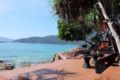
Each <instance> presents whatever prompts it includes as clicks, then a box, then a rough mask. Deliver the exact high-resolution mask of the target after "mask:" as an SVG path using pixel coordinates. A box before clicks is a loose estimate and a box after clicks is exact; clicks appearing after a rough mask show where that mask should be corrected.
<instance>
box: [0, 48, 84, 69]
mask: <svg viewBox="0 0 120 80" xmlns="http://www.w3.org/2000/svg"><path fill="white" fill-rule="evenodd" d="M83 51H84V50H83V49H81V48H73V49H71V50H69V51H64V52H61V53H57V54H55V55H54V56H53V58H51V59H49V60H46V61H43V62H27V61H26V62H22V63H19V64H18V65H16V64H15V62H14V61H10V60H1V61H0V70H12V69H15V68H22V67H32V66H35V65H38V64H44V63H53V62H55V61H58V60H63V59H80V58H82V55H81V54H82V53H83Z"/></svg>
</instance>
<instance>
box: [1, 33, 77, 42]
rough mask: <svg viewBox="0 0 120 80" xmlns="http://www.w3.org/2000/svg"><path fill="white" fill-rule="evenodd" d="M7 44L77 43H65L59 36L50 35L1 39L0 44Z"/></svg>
mask: <svg viewBox="0 0 120 80" xmlns="http://www.w3.org/2000/svg"><path fill="white" fill-rule="evenodd" d="M7 42H18V43H45V44H76V43H77V41H74V42H72V41H64V40H59V39H58V37H57V35H50V36H45V37H28V38H21V39H16V40H12V39H8V38H3V37H0V43H7Z"/></svg>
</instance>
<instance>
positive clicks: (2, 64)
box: [0, 60, 15, 70]
mask: <svg viewBox="0 0 120 80" xmlns="http://www.w3.org/2000/svg"><path fill="white" fill-rule="evenodd" d="M14 67H15V64H14V62H13V61H9V60H3V61H0V70H12V69H14Z"/></svg>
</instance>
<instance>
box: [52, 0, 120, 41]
mask: <svg viewBox="0 0 120 80" xmlns="http://www.w3.org/2000/svg"><path fill="white" fill-rule="evenodd" d="M52 1H53V9H54V10H55V14H56V15H58V17H59V19H58V29H59V38H60V39H64V40H82V39H84V35H86V34H89V33H90V31H91V30H92V29H94V30H99V31H100V29H99V26H100V25H99V22H100V21H99V17H98V16H99V15H100V13H99V9H98V6H96V2H97V1H98V0H52ZM101 2H102V4H103V6H104V8H105V10H106V11H107V14H108V15H109V16H110V17H113V16H116V15H117V14H119V13H120V0H101ZM97 32H98V31H97ZM98 33H99V32H98Z"/></svg>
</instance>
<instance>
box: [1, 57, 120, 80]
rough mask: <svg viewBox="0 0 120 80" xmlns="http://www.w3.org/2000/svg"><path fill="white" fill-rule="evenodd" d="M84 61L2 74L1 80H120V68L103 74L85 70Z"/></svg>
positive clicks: (61, 61) (110, 69) (62, 61)
mask: <svg viewBox="0 0 120 80" xmlns="http://www.w3.org/2000/svg"><path fill="white" fill-rule="evenodd" d="M82 64H83V59H65V60H60V61H56V62H54V63H48V64H40V65H37V66H33V67H25V68H19V69H14V70H9V71H3V72H0V80H120V67H118V66H110V67H109V68H108V69H106V70H105V71H104V72H103V73H102V74H96V73H95V70H94V68H90V69H84V68H83V67H82Z"/></svg>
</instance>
